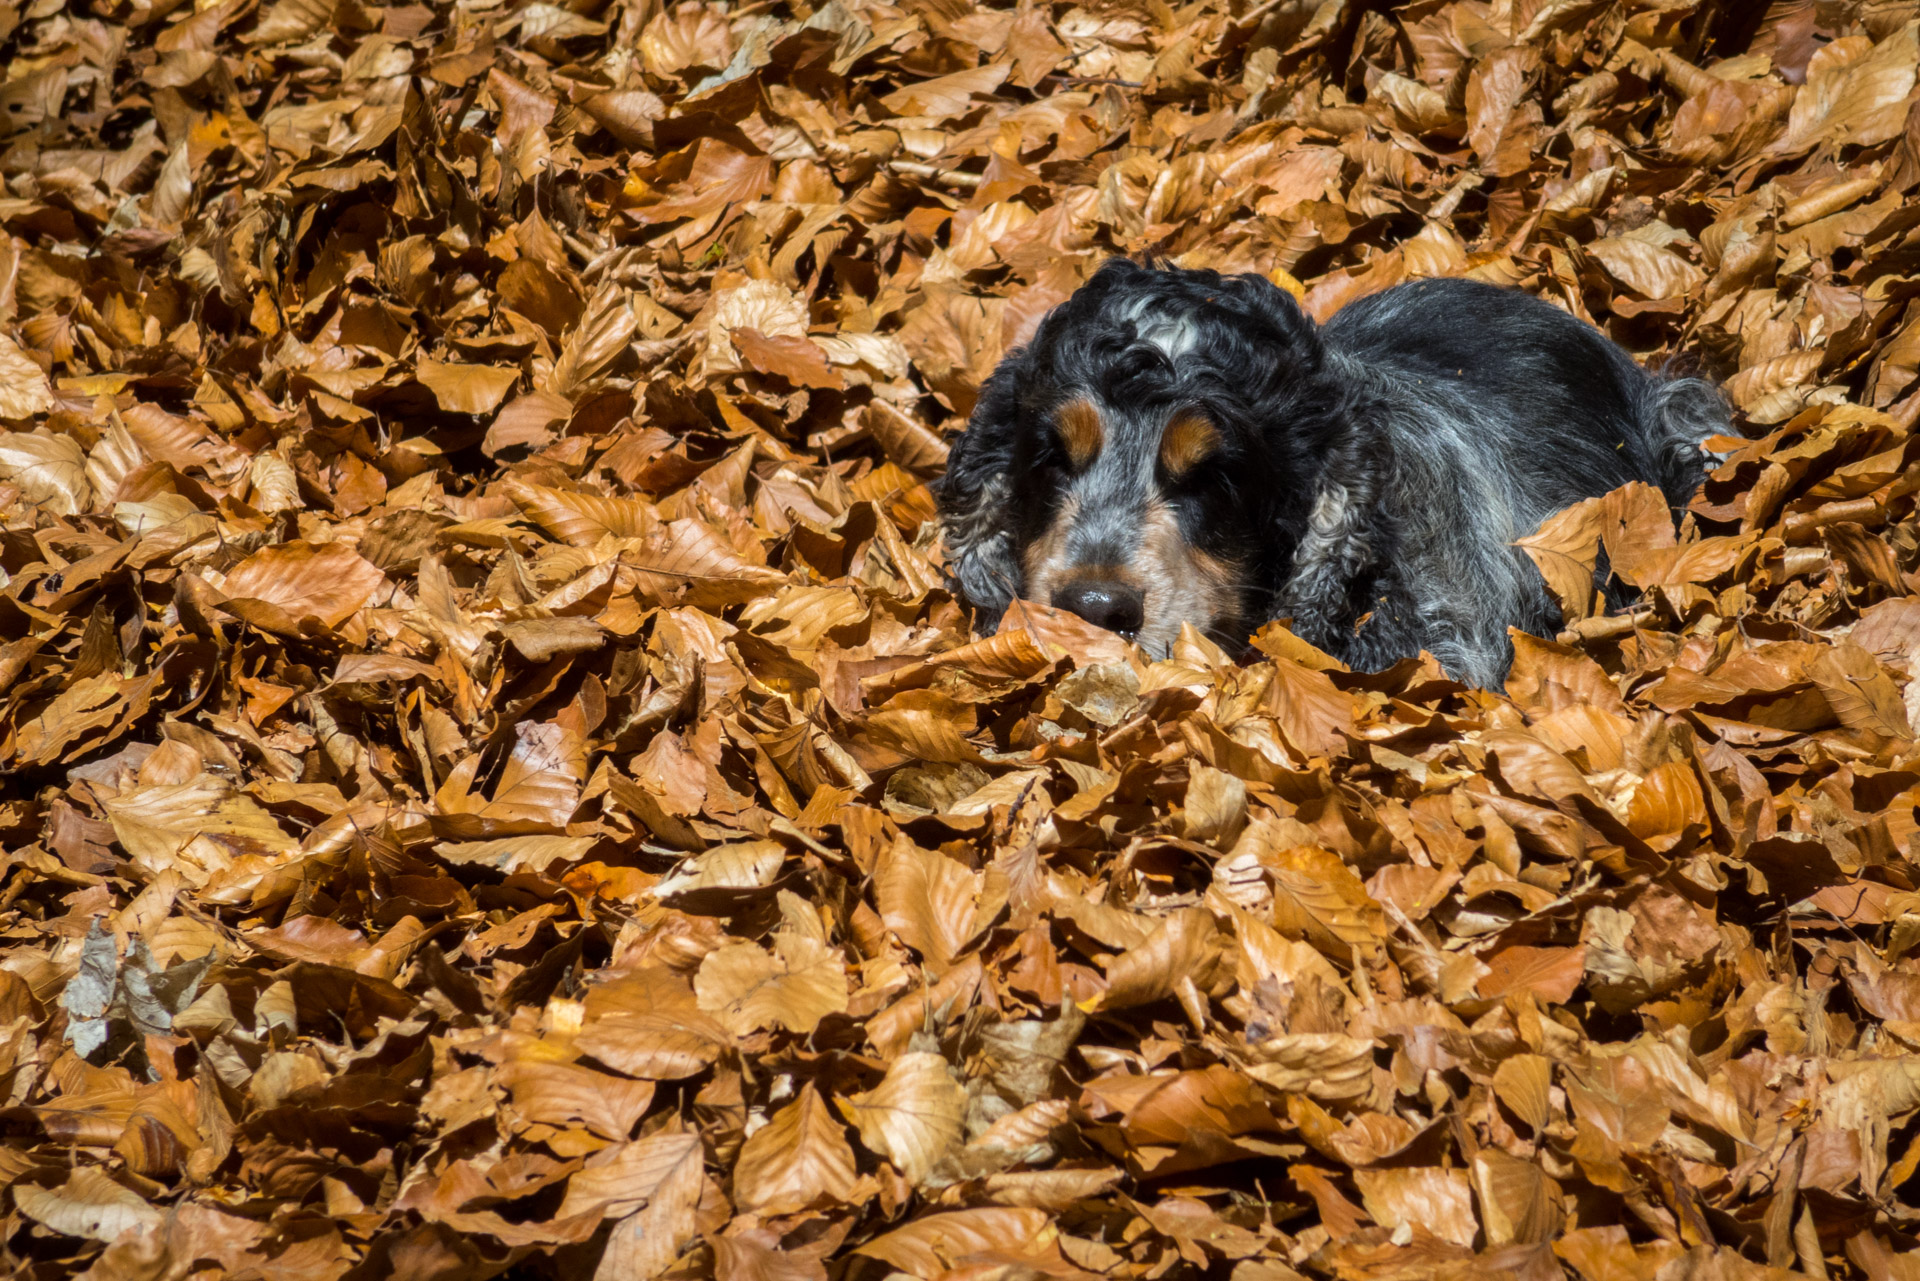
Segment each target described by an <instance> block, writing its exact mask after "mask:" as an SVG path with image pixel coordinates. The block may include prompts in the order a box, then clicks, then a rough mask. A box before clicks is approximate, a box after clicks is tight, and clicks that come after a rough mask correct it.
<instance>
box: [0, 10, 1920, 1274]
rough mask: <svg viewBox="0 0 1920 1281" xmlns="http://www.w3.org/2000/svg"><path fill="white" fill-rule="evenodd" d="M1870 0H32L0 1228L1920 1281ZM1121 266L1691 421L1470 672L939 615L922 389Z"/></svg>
mask: <svg viewBox="0 0 1920 1281" xmlns="http://www.w3.org/2000/svg"><path fill="white" fill-rule="evenodd" d="M1916 19H1920V4H1916V3H1915V2H1914V0H1775V2H1774V3H1772V4H1770V5H1769V4H1767V3H1765V2H1764V0H1753V2H1752V3H1717V2H1715V0H1417V2H1416V3H1412V4H1407V5H1402V6H1399V7H1396V8H1392V9H1389V8H1388V7H1387V6H1384V5H1377V4H1364V3H1360V2H1359V0H1260V2H1254V0H1198V2H1197V3H1193V4H1190V5H1187V6H1186V7H1182V8H1175V7H1172V6H1171V5H1169V4H1168V3H1163V2H1162V0H1089V2H1088V3H1086V4H1084V5H1076V4H1074V3H1073V2H1072V0H1051V2H1049V0H1020V3H1019V4H1018V6H1017V7H1014V8H995V7H989V6H987V5H984V4H975V3H973V2H972V0H898V3H884V2H870V0H828V2H827V3H825V4H822V5H817V6H814V7H809V6H808V5H807V4H805V3H802V4H795V5H786V4H780V3H774V2H773V0H751V2H749V3H745V4H739V5H729V4H723V3H718V2H712V0H710V2H708V3H681V4H677V5H675V6H673V7H670V8H663V7H662V5H661V3H660V0H572V2H571V3H567V4H555V3H548V2H547V0H528V2H526V3H513V2H512V0H504V2H503V0H460V3H458V4H444V3H438V4H434V5H432V6H426V5H422V4H418V3H394V4H390V5H384V6H383V5H381V4H379V3H375V2H374V0H197V2H196V3H194V4H191V5H187V4H182V3H181V0H93V3H92V4H91V5H88V6H79V5H65V4H61V3H59V0H6V3H5V4H4V7H0V77H3V78H4V84H3V85H0V130H4V131H5V132H4V136H3V137H0V172H3V173H4V178H5V190H4V192H0V226H3V227H4V233H3V234H0V420H4V422H3V423H0V425H3V426H4V428H5V430H4V431H0V584H4V586H3V587H0V774H3V775H4V777H5V780H6V781H5V784H4V786H0V849H4V860H5V862H4V868H3V869H0V938H3V939H4V944H3V945H0V1119H3V1120H4V1133H5V1139H4V1144H3V1145H0V1214H3V1215H4V1238H0V1258H3V1259H4V1262H5V1266H6V1267H7V1268H8V1269H9V1270H10V1271H11V1272H12V1274H13V1275H16V1276H20V1277H25V1278H34V1279H40V1278H49V1279H50V1278H56V1277H61V1278H64V1277H71V1276H76V1275H82V1276H86V1277H90V1278H100V1279H106V1278H113V1279H125V1281H136V1279H138V1281H161V1279H163V1278H164V1279H168V1281H172V1279H177V1278H186V1277H196V1278H198V1277H206V1278H212V1277H218V1276H228V1275H231V1276H236V1277H271V1278H276V1279H290V1281H306V1279H308V1278H312V1279H314V1281H321V1279H331V1278H338V1277H355V1278H373V1277H385V1276H394V1277H406V1278H437V1279H442V1281H457V1279H460V1278H477V1277H484V1276H490V1275H496V1274H500V1273H502V1272H507V1271H512V1272H513V1273H514V1274H516V1275H524V1276H568V1277H581V1278H584V1277H588V1276H597V1277H600V1278H609V1279H612V1278H620V1279H626V1281H653V1279H655V1278H672V1279H674V1281H705V1279H707V1278H711V1279H712V1281H825V1278H828V1277H832V1278H833V1279H834V1281H842V1279H846V1281H885V1279H886V1278H889V1277H912V1278H923V1279H926V1281H1035V1279H1038V1278H1047V1279H1058V1281H1094V1279H1095V1278H1112V1279H1113V1281H1154V1279H1156V1278H1163V1277H1200V1276H1202V1275H1203V1274H1204V1275H1205V1276H1206V1277H1210V1278H1215V1279H1224V1278H1231V1279H1232V1281H1293V1279H1294V1278H1298V1277H1312V1278H1339V1279H1342V1281H1360V1279H1377V1281H1389V1279H1392V1278H1452V1277H1472V1278H1475V1279H1476V1281H1481V1279H1489V1281H1490V1279H1492V1278H1501V1277H1508V1278H1516V1279H1524V1281H1546V1279H1547V1278H1556V1277H1565V1278H1569V1279H1575V1278H1577V1279H1580V1281H1653V1279H1655V1278H1660V1279H1661V1281H1679V1279H1681V1278H1701V1279H1707V1278H1712V1279H1715V1281H1719V1279H1725V1281H1740V1279H1744V1278H1762V1277H1765V1278H1786V1277H1807V1278H1823V1277H1832V1278H1839V1277H1857V1278H1864V1279H1866V1281H1900V1279H1912V1278H1916V1277H1920V1262H1917V1261H1916V1256H1915V1254H1914V1253H1912V1251H1913V1250H1914V1248H1915V1246H1916V1244H1917V1243H1920V1180H1917V1176H1920V849H1917V848H1916V846H1915V834H1916V830H1920V821H1917V820H1916V808H1915V807H1916V802H1917V801H1920V755H1916V749H1915V742H1914V737H1915V735H1914V726H1915V724H1916V723H1920V684H1912V683H1909V676H1910V674H1911V673H1912V672H1913V671H1914V669H1915V667H1916V665H1920V576H1916V567H1917V566H1920V537H1917V536H1916V524H1915V520H1914V512H1915V498H1914V491H1915V490H1916V488H1920V468H1916V467H1915V465H1914V464H1915V461H1916V460H1915V455H1916V453H1917V452H1920V443H1916V442H1917V441H1920V438H1917V437H1916V436H1914V435H1913V434H1912V428H1913V425H1914V422H1915V420H1916V418H1920V94H1917V93H1916V68H1917V67H1920V25H1917V24H1916ZM1147 252H1151V253H1158V254H1162V255H1165V256H1166V257H1168V258H1171V259H1173V260H1174V261H1177V262H1180V263H1183V264H1187V265H1195V266H1211V267H1217V268H1220V269H1222V270H1232V271H1254V272H1261V273H1264V274H1266V275H1268V276H1269V277H1270V278H1272V279H1273V280H1275V281H1276V282H1278V283H1280V284H1281V285H1283V286H1284V287H1286V288H1289V289H1291V290H1294V291H1295V292H1297V293H1298V294H1299V295H1300V296H1301V297H1302V298H1303V300H1304V302H1305V304H1306V306H1307V307H1308V308H1310V309H1311V310H1312V311H1313V312H1314V313H1315V314H1317V315H1319V316H1322V317H1324V316H1327V315H1329V314H1331V313H1332V312H1333V311H1334V310H1336V309H1337V308H1339V307H1340V306H1341V305H1342V304H1344V303H1346V302H1348V301H1350V300H1352V299H1354V298H1356V297H1359V296H1361V295H1363V294H1365V293H1367V292H1369V291H1373V290H1377V289H1381V288H1384V287H1386V286H1388V285H1391V284H1393V283H1395V282H1397V281H1400V280H1403V279H1407V278H1411V277H1419V276H1432V275H1465V276H1473V277H1477V278H1479V279H1482V280H1489V281H1496V282H1499V283H1502V284H1510V285H1515V286H1518V287H1521V288H1524V289H1527V290H1530V291H1532V292H1535V293H1538V294H1540V295H1542V296H1544V297H1547V298H1550V299H1552V300H1554V301H1555V302H1557V303H1559V304H1561V305H1563V306H1565V307H1566V308H1567V309H1569V310H1571V311H1572V312H1574V313H1575V314H1577V315H1579V316H1582V317H1586V318H1589V319H1591V320H1592V321H1593V322H1594V323H1596V324H1598V325H1600V326H1602V327H1603V328H1604V329H1606V330H1607V332H1609V333H1610V334H1612V335H1613V336H1615V337H1616V338H1618V339H1619V340H1620V341H1622V342H1624V343H1625V344H1627V345H1628V346H1629V347H1630V348H1632V349H1633V350H1635V351H1636V352H1637V353H1640V354H1642V355H1643V356H1644V357H1645V358H1647V359H1648V360H1650V361H1664V360H1668V359H1671V358H1676V357H1677V358H1678V359H1680V360H1681V361H1683V362H1685V363H1688V364H1691V365H1692V366H1694V367H1696V368H1700V369H1703V370H1705V371H1707V372H1710V373H1713V374H1715V375H1717V376H1720V377H1723V378H1725V379H1727V386H1728V391H1729V394H1730V397H1731V399H1732V400H1733V402H1734V403H1735V404H1736V406H1737V407H1738V410H1739V411H1740V412H1739V415H1738V418H1737V421H1738V424H1739V428H1740V430H1741V431H1742V432H1743V433H1744V438H1742V439H1738V440H1734V439H1726V440H1722V441H1720V442H1718V447H1719V448H1720V449H1722V450H1723V451H1725V452H1726V453H1727V454H1728V455H1729V459H1728V461H1727V462H1726V463H1725V465H1724V466H1722V467H1720V468H1719V470H1718V471H1717V472H1716V473H1715V474H1714V476H1713V478H1712V480H1711V481H1710V482H1709V484H1708V485H1707V486H1706V488H1705V489H1704V491H1703V492H1702V494H1701V496H1700V497H1699V499H1698V500H1697V501H1696V502H1695V503H1694V505H1693V510H1692V514H1691V515H1690V516H1689V518H1688V519H1687V521H1686V523H1685V527H1684V528H1683V529H1681V530H1680V531H1678V535H1677V536H1676V532H1675V530H1674V528H1673V526H1672V524H1671V522H1670V521H1669V520H1668V519H1667V517H1666V515H1665V513H1664V512H1663V510H1662V508H1661V505H1660V503H1659V501H1658V499H1657V497H1656V496H1655V495H1653V494H1652V493H1651V491H1647V490H1645V489H1639V490H1634V489H1629V490H1624V491H1621V492H1619V493H1617V494H1614V495H1612V496H1610V497H1608V498H1606V499H1604V500H1598V501H1595V502H1592V503H1589V504H1587V505H1585V506H1583V507H1581V508H1578V509H1575V510H1573V511H1571V512H1568V513H1566V514H1564V515H1563V516H1562V517H1560V518H1558V519H1557V520H1555V521H1554V522H1553V523H1552V524H1551V525H1550V526H1549V527H1548V528H1546V529H1544V530H1542V531H1541V532H1540V534H1539V535H1537V536H1536V537H1534V538H1532V539H1530V540H1529V548H1530V551H1531V552H1532V554H1533V555H1534V557H1535V559H1536V561H1537V562H1538V563H1539V565H1540V567H1541V569H1542V572H1543V573H1544V574H1545V575H1546V576H1547V579H1548V581H1549V582H1550V583H1551V584H1552V585H1553V587H1554V589H1555V591H1556V592H1557V593H1558V594H1559V595H1560V597H1561V598H1562V601H1563V603H1564V606H1565V609H1566V613H1567V624H1566V631H1565V632H1564V633H1562V635H1561V636H1560V637H1559V638H1557V639H1538V640H1526V639H1523V640H1522V641H1521V642H1520V644H1519V658H1518V662H1517V664H1516V667H1515V670H1514V674H1513V679H1512V681H1511V683H1510V684H1509V686H1508V688H1507V689H1506V690H1505V692H1504V694H1502V693H1497V692H1494V693H1490V692H1485V691H1480V690H1474V689H1467V688H1463V687H1462V686H1460V685H1458V684H1456V683H1454V682H1453V681H1450V680H1449V679H1448V678H1447V677H1446V675H1445V674H1444V673H1443V672H1442V671H1441V670H1439V669H1438V668H1437V667H1436V666H1435V665H1434V664H1433V663H1432V662H1430V661H1419V662H1412V661H1410V662H1406V663H1403V664H1401V665H1400V666H1398V667H1396V668H1394V669H1393V670H1391V671H1387V672H1383V673H1378V674H1366V673H1355V672H1349V671H1346V670H1344V669H1342V668H1341V667H1339V666H1338V665H1337V664H1335V663H1333V662H1332V661H1331V660H1329V659H1328V658H1327V657H1326V656H1324V655H1322V654H1320V653H1319V652H1317V651H1315V650H1313V649H1312V648H1311V647H1309V646H1306V645H1304V644H1303V643H1301V642H1300V641H1299V640H1297V639H1296V638H1294V637H1293V636H1292V635H1291V634H1290V633H1288V632H1287V631H1285V630H1284V629H1283V628H1281V627H1279V626H1271V627H1268V628H1267V629H1265V630H1264V631H1263V632H1262V633H1261V634H1260V635H1259V636H1258V637H1257V638H1256V645H1257V651H1258V652H1257V654H1256V655H1255V658H1256V659H1257V661H1237V660H1238V656H1233V655H1229V654H1226V653H1223V652H1222V650H1221V649H1220V648H1218V647H1216V646H1215V645H1213V644H1211V643H1209V642H1208V641H1206V640H1205V639H1202V638H1200V637H1198V636H1193V635H1191V634H1190V635H1189V636H1187V637H1186V638H1185V639H1184V640H1183V641H1182V643H1180V644H1179V645H1178V646H1177V647H1176V648H1175V651H1174V652H1173V654H1172V656H1171V657H1170V658H1168V659H1167V660H1164V661H1159V662H1152V661H1147V660H1146V659H1144V658H1143V657H1142V656H1141V655H1140V654H1139V653H1138V652H1135V651H1131V650H1130V649H1128V647H1126V646H1125V645H1124V644H1122V643H1121V642H1120V641H1118V640H1117V639H1116V638H1114V637H1111V636H1108V635H1105V634H1104V633H1098V632H1094V631H1092V630H1090V629H1088V628H1087V627H1085V626H1084V625H1082V624H1078V623H1077V622H1076V621H1075V620H1073V619H1071V618H1065V617H1062V616H1058V615H1053V614H1050V613H1048V612H1047V611H1045V610H1042V609H1040V608H1038V607H1034V608H1032V609H1026V610H1020V609H1016V611H1015V614H1014V615H1013V616H1012V617H1010V619H1009V620H1008V622H1007V625H1006V626H1005V627H1004V628H1003V630H1001V632H1000V633H999V634H998V635H997V636H995V637H993V638H992V639H991V640H986V641H980V640H972V639H970V636H969V633H968V630H967V620H966V619H965V618H964V616H963V615H962V613H961V611H960V609H959V608H958V607H957V606H956V604H955V603H954V601H953V599H952V598H951V596H950V595H949V594H948V592H947V591H946V590H945V589H944V587H943V586H942V578H941V572H940V564H941V562H940V553H939V550H938V546H937V540H936V538H935V535H934V530H933V526H932V523H931V522H930V520H929V517H930V515H931V513H932V510H933V505H932V500H931V498H930V495H929V491H928V487H927V482H928V481H929V480H930V479H932V478H934V477H936V476H937V475H938V473H939V470H940V467H941V464H942V461H943V459H944V456H945V453H946V443H945V442H946V440H947V439H948V438H949V437H950V436H951V434H952V433H953V432H954V431H955V430H957V429H958V427H959V426H960V424H961V423H962V422H963V421H964V417H965V415H966V413H967V412H968V410H969V408H970V406H971V404H972V401H973V398H974V397H975V395H976V394H977V392H978V389H979V386H980V383H981V380H982V378H983V377H984V376H985V375H986V374H987V372H988V371H989V370H990V369H991V368H992V366H993V365H994V363H995V361H996V359H997V358H998V357H999V356H1000V354H1001V353H1002V352H1003V351H1004V350H1006V349H1007V347H1008V346H1009V345H1010V344H1013V343H1017V342H1019V341H1020V340H1021V338H1022V336H1023V335H1024V334H1026V333H1028V332H1030V331H1031V328H1032V326H1033V325H1034V323H1035V322H1036V320H1037V318H1038V317H1039V316H1040V315H1041V314H1042V313H1043V312H1044V311H1045V310H1046V309H1047V308H1049V307H1050V306H1052V305H1054V304H1055V303H1057V302H1059V301H1060V300H1061V299H1062V298H1064V297H1065V296H1066V295H1067V294H1068V293H1069V292H1070V291H1071V290H1072V289H1073V288H1074V287H1075V285H1076V284H1077V283H1078V282H1079V281H1080V280H1081V279H1083V278H1084V277H1085V276H1086V275H1087V274H1088V273H1089V272H1090V271H1091V270H1092V268H1093V267H1094V266H1095V265H1096V264H1097V263H1098V262H1099V261H1100V260H1101V259H1102V258H1103V257H1105V256H1107V255H1110V254H1114V253H1147ZM1603 549H1604V552H1605V554H1606V556H1607V559H1608V563H1609V564H1610V565H1611V567H1612V570H1613V572H1614V573H1616V574H1617V575H1619V576H1620V577H1621V578H1623V579H1625V580H1626V581H1627V582H1628V583H1630V584H1631V585H1633V586H1634V587H1636V588H1638V589H1640V591H1641V593H1642V600H1641V603H1640V604H1639V605H1638V606H1637V607H1636V608H1635V609H1634V610H1633V611H1632V612H1631V613H1629V614H1626V615H1616V616H1606V615H1604V614H1601V613H1598V612H1596V610H1595V608H1594V600H1593V592H1592V588H1591V582H1590V577H1589V575H1590V569H1591V567H1592V566H1593V564H1594V563H1595V561H1596V558H1597V557H1598V556H1599V555H1600V553H1601V551H1602V550H1603Z"/></svg>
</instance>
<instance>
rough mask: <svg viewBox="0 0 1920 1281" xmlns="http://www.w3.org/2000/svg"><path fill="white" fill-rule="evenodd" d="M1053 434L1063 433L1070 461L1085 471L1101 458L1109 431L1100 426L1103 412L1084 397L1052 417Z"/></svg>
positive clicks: (1061, 408)
mask: <svg viewBox="0 0 1920 1281" xmlns="http://www.w3.org/2000/svg"><path fill="white" fill-rule="evenodd" d="M1053 426H1054V430H1056V431H1058V432H1059V433H1060V441H1061V443H1062V444H1064V445H1065V446H1066V447H1067V457H1069V458H1071V459H1072V460H1073V465H1074V466H1075V467H1085V466H1086V465H1087V464H1088V463H1090V462H1092V461H1093V460H1094V459H1095V458H1096V457H1098V456H1099V454H1100V446H1101V445H1103V444H1105V443H1106V435H1107V433H1106V428H1105V427H1104V426H1102V424H1101V422H1100V411H1099V410H1098V409H1096V408H1094V405H1093V402H1092V401H1091V400H1088V399H1087V398H1086V397H1084V396H1080V397H1076V398H1075V399H1073V400H1069V401H1068V402H1067V403H1066V404H1064V405H1062V406H1060V408H1058V409H1056V410H1055V411H1054V413H1053Z"/></svg>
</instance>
